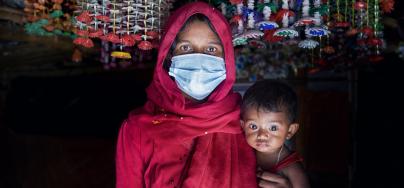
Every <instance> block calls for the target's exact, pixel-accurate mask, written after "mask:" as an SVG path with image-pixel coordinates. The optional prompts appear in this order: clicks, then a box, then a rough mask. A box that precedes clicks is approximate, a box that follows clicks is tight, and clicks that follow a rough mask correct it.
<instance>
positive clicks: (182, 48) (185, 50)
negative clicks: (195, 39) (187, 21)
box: [180, 45, 191, 52]
mask: <svg viewBox="0 0 404 188" xmlns="http://www.w3.org/2000/svg"><path fill="white" fill-rule="evenodd" d="M180 50H181V51H183V52H188V51H190V50H191V47H190V46H188V45H182V46H180Z"/></svg>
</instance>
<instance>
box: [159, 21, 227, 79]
mask: <svg viewBox="0 0 404 188" xmlns="http://www.w3.org/2000/svg"><path fill="white" fill-rule="evenodd" d="M196 21H198V22H204V23H206V24H208V26H209V28H210V29H211V30H212V31H213V32H214V33H215V34H216V36H218V35H217V32H216V30H215V28H214V27H213V25H212V24H211V22H210V20H209V19H208V17H206V16H205V15H203V14H194V15H192V16H190V17H189V18H188V20H187V21H186V22H185V23H184V25H183V26H182V27H181V29H180V31H179V32H178V34H177V36H176V37H175V40H174V42H173V44H172V45H171V47H170V51H169V52H168V58H167V57H166V59H165V60H164V63H163V68H164V69H165V70H167V71H168V70H169V69H170V65H171V56H172V54H173V53H174V49H175V47H176V46H177V41H178V35H179V33H181V32H182V31H184V29H185V28H186V27H187V26H188V25H189V24H191V23H193V22H196ZM218 38H219V37H218Z"/></svg>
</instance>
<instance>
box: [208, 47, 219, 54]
mask: <svg viewBox="0 0 404 188" xmlns="http://www.w3.org/2000/svg"><path fill="white" fill-rule="evenodd" d="M206 51H207V52H208V53H213V52H216V51H217V48H215V47H208V48H207V49H206Z"/></svg>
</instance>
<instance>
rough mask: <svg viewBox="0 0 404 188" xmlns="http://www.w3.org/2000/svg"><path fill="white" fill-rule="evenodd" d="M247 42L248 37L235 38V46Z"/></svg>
mask: <svg viewBox="0 0 404 188" xmlns="http://www.w3.org/2000/svg"><path fill="white" fill-rule="evenodd" d="M247 43H248V42H247V38H244V37H236V38H235V39H233V46H240V45H246V44H247Z"/></svg>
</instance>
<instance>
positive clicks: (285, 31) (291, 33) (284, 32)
mask: <svg viewBox="0 0 404 188" xmlns="http://www.w3.org/2000/svg"><path fill="white" fill-rule="evenodd" d="M274 36H279V37H284V38H287V37H289V38H295V37H297V36H299V33H298V32H297V31H296V30H294V29H291V28H280V29H278V30H276V31H275V33H274Z"/></svg>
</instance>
